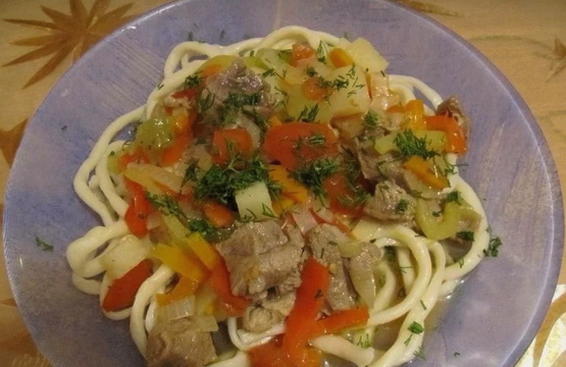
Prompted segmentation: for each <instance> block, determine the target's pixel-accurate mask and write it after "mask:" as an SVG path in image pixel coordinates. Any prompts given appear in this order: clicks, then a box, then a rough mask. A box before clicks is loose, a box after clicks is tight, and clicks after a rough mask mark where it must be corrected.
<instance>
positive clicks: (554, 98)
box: [0, 0, 566, 367]
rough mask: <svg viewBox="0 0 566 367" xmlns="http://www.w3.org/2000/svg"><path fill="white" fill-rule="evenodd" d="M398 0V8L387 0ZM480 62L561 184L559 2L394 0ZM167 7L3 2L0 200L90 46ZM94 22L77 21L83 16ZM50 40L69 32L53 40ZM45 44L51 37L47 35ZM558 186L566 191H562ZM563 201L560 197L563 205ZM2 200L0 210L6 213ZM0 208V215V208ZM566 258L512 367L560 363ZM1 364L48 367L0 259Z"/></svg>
mask: <svg viewBox="0 0 566 367" xmlns="http://www.w3.org/2000/svg"><path fill="white" fill-rule="evenodd" d="M392 1H395V0H392ZM396 1H397V2H399V3H402V4H404V5H406V6H409V7H411V8H413V9H415V10H417V11H419V12H422V13H424V14H426V15H428V16H430V17H432V18H434V19H436V20H437V21H439V22H440V23H442V24H444V25H446V26H447V27H449V28H451V29H452V30H454V31H455V32H457V33H458V34H460V35H461V36H462V37H463V38H465V39H466V40H467V41H468V42H470V43H471V44H472V45H474V46H475V47H476V48H477V49H479V50H480V51H481V52H482V53H483V54H484V55H486V56H487V57H488V58H489V59H490V60H491V61H492V62H493V63H494V64H495V65H496V66H497V67H499V69H500V70H501V71H502V72H503V73H504V74H505V75H506V76H507V78H508V79H509V80H510V81H511V83H512V84H513V85H514V86H515V88H517V90H518V91H519V93H520V94H521V95H522V96H523V98H524V99H525V100H526V102H527V104H528V105H529V106H530V108H531V110H532V112H533V114H534V115H535V116H536V118H537V121H538V123H539V125H540V127H541V128H542V130H543V132H544V135H545V137H546V139H547V141H548V144H549V145H550V150H551V151H552V154H553V156H554V159H555V161H556V165H557V167H558V173H559V175H560V178H561V181H562V182H563V183H564V182H566V23H565V20H566V1H564V0H537V1H534V0H530V1H529V0H499V1H494V0H475V1H466V0H424V1H413V0H396ZM165 2H167V1H166V0H138V1H133V0H41V1H39V0H2V1H0V14H1V19H0V85H2V88H1V89H0V111H3V112H2V116H3V118H2V119H0V151H1V154H0V192H2V193H3V192H4V189H5V184H6V179H7V177H8V174H9V171H10V166H11V164H12V161H13V159H14V155H15V153H16V150H17V148H18V144H19V142H20V139H21V137H22V134H23V132H24V130H25V127H26V123H27V121H28V119H29V118H30V117H31V116H32V115H33V113H34V111H35V109H36V108H37V107H38V106H39V104H40V103H41V101H42V100H43V98H44V97H45V95H46V94H47V92H48V90H49V89H50V88H51V87H52V86H53V84H54V83H55V82H56V80H57V78H58V77H59V76H60V75H61V74H62V73H63V72H64V71H65V70H66V69H67V68H69V66H70V65H71V64H72V63H73V62H74V61H75V60H76V59H77V58H79V57H80V56H81V55H82V54H83V53H84V51H86V50H87V49H88V48H89V47H90V46H92V44H94V43H96V41H98V40H99V39H100V38H102V37H104V36H105V35H106V34H108V33H110V32H111V31H112V30H114V29H115V28H116V27H118V26H120V25H121V24H123V23H124V22H126V21H128V20H130V19H132V18H134V17H136V16H137V15H139V14H140V13H142V12H144V11H146V10H149V9H151V8H153V7H156V6H158V5H161V4H163V3H165ZM83 12H84V14H88V13H89V12H90V13H91V14H93V15H94V16H93V17H81V16H80V14H81V13H83ZM54 32H63V33H66V34H67V35H70V34H73V35H76V36H78V37H73V38H72V39H71V38H70V37H69V41H64V42H63V43H62V42H53V40H54V38H53V37H52V35H53V33H54ZM50 36H51V37H50ZM562 186H563V188H564V184H562ZM565 198H566V197H565ZM2 202H3V195H2V196H0V206H2V207H3V204H2ZM0 209H3V208H0ZM565 260H566V257H564V258H563V261H562V263H563V266H562V271H561V273H560V278H559V285H558V287H557V289H556V293H555V296H554V300H553V303H552V305H551V307H550V309H549V311H548V314H547V316H546V318H545V320H544V323H543V325H542V327H541V329H540V330H539V332H538V334H537V337H536V338H535V340H534V341H533V343H532V345H531V346H530V347H529V349H528V350H527V352H526V354H525V356H524V357H523V358H522V359H521V361H520V362H519V363H518V364H517V367H559V366H565V365H566V267H565V266H564V263H565ZM0 365H2V366H13V367H16V366H18V367H23V366H34V367H39V366H48V365H49V363H48V362H47V361H46V360H45V358H43V357H42V356H41V354H39V353H38V351H37V349H36V348H35V345H34V343H33V340H32V339H31V337H30V335H29V333H28V332H27V330H26V327H25V325H24V324H23V322H22V319H21V317H20V315H19V313H18V309H17V305H16V303H15V301H14V298H13V296H12V293H11V291H10V286H9V284H8V280H7V277H6V272H5V267H4V259H3V258H2V256H0Z"/></svg>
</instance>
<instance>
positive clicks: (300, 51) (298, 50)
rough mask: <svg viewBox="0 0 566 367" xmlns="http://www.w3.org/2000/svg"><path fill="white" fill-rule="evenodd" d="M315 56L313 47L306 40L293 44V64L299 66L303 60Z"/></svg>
mask: <svg viewBox="0 0 566 367" xmlns="http://www.w3.org/2000/svg"><path fill="white" fill-rule="evenodd" d="M313 56H314V50H313V48H312V47H311V46H310V45H309V44H308V43H306V42H300V43H295V44H293V48H292V53H291V65H293V66H297V64H298V62H299V61H301V60H305V59H309V58H311V57H313Z"/></svg>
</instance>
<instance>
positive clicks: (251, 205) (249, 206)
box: [235, 181, 275, 220]
mask: <svg viewBox="0 0 566 367" xmlns="http://www.w3.org/2000/svg"><path fill="white" fill-rule="evenodd" d="M235 199H236V204H237V206H238V211H239V213H240V217H241V218H251V219H254V220H261V219H268V218H273V217H274V216H275V213H274V211H273V206H272V205H271V196H269V190H268V188H267V185H266V184H265V182H263V181H257V182H255V183H253V184H251V185H250V186H248V187H246V188H245V189H242V190H239V191H236V195H235Z"/></svg>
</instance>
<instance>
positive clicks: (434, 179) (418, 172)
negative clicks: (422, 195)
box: [403, 155, 448, 190]
mask: <svg viewBox="0 0 566 367" xmlns="http://www.w3.org/2000/svg"><path fill="white" fill-rule="evenodd" d="M403 167H405V168H406V169H408V170H409V171H411V172H413V173H414V174H415V176H417V177H418V178H419V179H420V180H421V181H423V182H424V183H426V184H427V185H429V186H430V187H432V188H434V189H437V190H440V189H443V188H445V187H448V180H447V179H446V177H443V176H440V175H439V174H438V172H436V171H435V169H434V166H433V165H432V163H431V162H430V161H427V160H425V159H423V158H421V157H419V156H416V155H414V156H412V157H411V158H409V160H407V161H406V162H405V163H404V164H403Z"/></svg>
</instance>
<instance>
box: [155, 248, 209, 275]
mask: <svg viewBox="0 0 566 367" xmlns="http://www.w3.org/2000/svg"><path fill="white" fill-rule="evenodd" d="M151 255H152V256H153V257H154V258H156V259H158V260H160V261H161V262H162V263H163V264H164V265H167V266H168V267H170V268H171V269H172V270H173V271H175V272H177V273H179V274H181V275H182V276H185V277H187V278H189V279H191V280H192V281H194V282H196V283H198V284H200V283H201V282H202V281H203V280H204V279H205V278H206V276H207V270H206V268H205V267H204V266H203V265H202V264H201V262H200V261H199V260H198V259H196V258H195V257H194V256H193V255H191V254H189V253H187V252H185V251H184V250H183V249H182V248H180V247H175V246H167V245H164V244H157V245H156V246H155V247H154V248H153V250H152V251H151Z"/></svg>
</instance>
